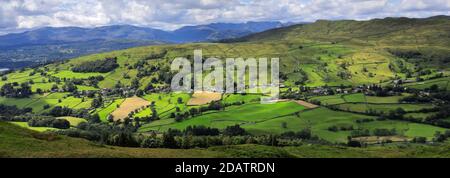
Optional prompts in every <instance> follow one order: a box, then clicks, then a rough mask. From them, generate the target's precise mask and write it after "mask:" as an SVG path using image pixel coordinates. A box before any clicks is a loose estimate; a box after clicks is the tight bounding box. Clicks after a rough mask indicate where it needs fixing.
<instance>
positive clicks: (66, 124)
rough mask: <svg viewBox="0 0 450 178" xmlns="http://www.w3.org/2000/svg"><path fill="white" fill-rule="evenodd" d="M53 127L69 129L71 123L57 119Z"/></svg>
mask: <svg viewBox="0 0 450 178" xmlns="http://www.w3.org/2000/svg"><path fill="white" fill-rule="evenodd" d="M52 127H53V128H57V129H68V128H70V122H69V121H67V120H65V119H55V120H53V122H52Z"/></svg>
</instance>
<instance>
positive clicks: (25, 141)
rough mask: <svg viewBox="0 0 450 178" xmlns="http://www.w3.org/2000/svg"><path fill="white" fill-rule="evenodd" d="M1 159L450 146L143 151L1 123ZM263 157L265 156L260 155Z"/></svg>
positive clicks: (393, 151)
mask: <svg viewBox="0 0 450 178" xmlns="http://www.w3.org/2000/svg"><path fill="white" fill-rule="evenodd" d="M0 131H1V132H0V139H1V140H2V142H0V157H28V158H30V157H39V158H47V157H60V158H61V157H68V158H78V157H83V158H85V157H96V158H99V157H100V158H108V157H115V158H116V157H139V158H142V157H148V158H161V157H163V158H168V157H170V158H177V157H178V158H189V157H193V158H202V157H209V158H211V157H227V158H230V157H243V158H245V157H252V158H255V157H270V158H275V157H280V158H286V157H299V158H301V157H310V158H311V157H317V158H319V157H347V158H348V157H450V155H449V151H448V150H449V149H450V147H449V145H448V144H447V145H445V146H442V147H438V146H420V145H419V146H418V145H410V146H408V147H401V149H400V147H395V146H391V147H389V148H380V147H373V148H370V149H368V150H363V149H355V148H346V147H332V146H319V145H317V146H314V145H304V146H299V147H285V148H274V147H268V146H258V145H240V146H223V147H211V148H209V149H189V150H180V149H144V148H123V147H112V146H106V145H99V144H94V143H91V142H88V141H86V140H83V139H76V138H70V137H65V136H55V135H52V134H43V133H38V132H35V131H30V130H27V129H23V128H20V127H18V126H14V125H12V124H8V123H5V122H0ZM258 152H260V153H264V154H259V153H258Z"/></svg>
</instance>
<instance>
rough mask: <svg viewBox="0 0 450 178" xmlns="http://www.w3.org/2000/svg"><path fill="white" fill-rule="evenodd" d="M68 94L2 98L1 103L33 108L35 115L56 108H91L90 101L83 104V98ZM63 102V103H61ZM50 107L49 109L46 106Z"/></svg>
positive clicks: (87, 100) (0, 98)
mask: <svg viewBox="0 0 450 178" xmlns="http://www.w3.org/2000/svg"><path fill="white" fill-rule="evenodd" d="M67 95H68V93H46V94H43V95H38V94H35V95H32V96H31V97H29V98H6V97H0V103H2V104H5V105H10V106H17V107H18V108H27V107H30V108H32V111H33V112H34V113H38V114H40V113H43V112H45V111H48V110H50V109H51V108H53V107H55V106H61V107H69V108H74V109H81V108H85V109H86V108H89V107H90V102H91V100H90V99H86V101H85V102H82V99H81V98H75V97H67ZM59 101H61V102H59ZM46 105H48V106H49V108H48V109H44V106H46Z"/></svg>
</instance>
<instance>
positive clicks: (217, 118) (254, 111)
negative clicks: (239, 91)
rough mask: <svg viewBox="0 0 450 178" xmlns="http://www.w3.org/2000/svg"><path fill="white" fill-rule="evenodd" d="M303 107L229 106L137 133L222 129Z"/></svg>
mask: <svg viewBox="0 0 450 178" xmlns="http://www.w3.org/2000/svg"><path fill="white" fill-rule="evenodd" d="M304 109H305V107H303V106H301V105H298V104H297V103H295V102H279V103H275V104H259V103H258V104H245V105H241V106H230V107H227V108H226V109H225V111H212V112H209V113H204V114H203V115H200V116H197V117H194V118H190V119H187V120H185V121H182V122H175V120H174V119H164V120H158V121H154V122H151V123H149V124H146V125H144V126H143V127H142V128H141V129H140V130H139V131H141V132H145V131H149V130H157V131H164V130H167V129H169V128H177V129H181V130H183V129H184V128H186V127H187V126H189V125H192V126H193V125H204V126H207V127H215V128H219V129H224V128H225V127H226V126H230V125H235V124H253V123H259V122H263V121H266V120H270V119H274V118H277V117H282V116H285V115H292V114H294V113H296V112H300V111H302V110H304Z"/></svg>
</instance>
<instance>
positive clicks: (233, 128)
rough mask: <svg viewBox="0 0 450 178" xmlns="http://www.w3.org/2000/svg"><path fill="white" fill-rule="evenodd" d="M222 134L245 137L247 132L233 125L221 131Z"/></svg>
mask: <svg viewBox="0 0 450 178" xmlns="http://www.w3.org/2000/svg"><path fill="white" fill-rule="evenodd" d="M223 134H224V135H227V136H239V135H246V134H247V132H246V131H245V130H244V129H243V128H241V126H239V125H234V126H228V127H226V128H225V130H224V131H223Z"/></svg>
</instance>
